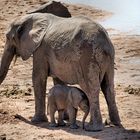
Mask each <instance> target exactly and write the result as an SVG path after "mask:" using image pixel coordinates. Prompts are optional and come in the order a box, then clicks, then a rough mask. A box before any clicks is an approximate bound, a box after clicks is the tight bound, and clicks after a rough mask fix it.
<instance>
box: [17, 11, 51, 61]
mask: <svg viewBox="0 0 140 140" xmlns="http://www.w3.org/2000/svg"><path fill="white" fill-rule="evenodd" d="M15 26H16V39H15V40H16V42H17V46H18V48H17V50H18V52H19V55H20V56H21V57H22V59H23V60H27V59H28V58H29V57H30V56H31V55H32V54H33V52H34V51H35V50H36V49H37V48H38V47H39V46H40V44H41V42H42V39H43V37H44V35H45V33H46V30H47V27H48V20H47V18H46V17H44V15H43V14H31V15H27V16H24V17H23V18H21V19H18V20H17V22H15Z"/></svg>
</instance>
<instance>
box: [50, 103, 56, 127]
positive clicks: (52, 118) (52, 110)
mask: <svg viewBox="0 0 140 140" xmlns="http://www.w3.org/2000/svg"><path fill="white" fill-rule="evenodd" d="M55 112H56V106H55V105H52V106H51V108H50V125H49V126H51V127H56V126H57V124H56V121H55Z"/></svg>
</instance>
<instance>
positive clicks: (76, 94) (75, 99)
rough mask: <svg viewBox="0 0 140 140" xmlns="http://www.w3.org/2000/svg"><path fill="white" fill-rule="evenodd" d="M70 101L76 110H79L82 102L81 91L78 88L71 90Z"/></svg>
mask: <svg viewBox="0 0 140 140" xmlns="http://www.w3.org/2000/svg"><path fill="white" fill-rule="evenodd" d="M68 100H69V102H70V104H71V105H72V106H73V107H74V108H76V109H78V106H79V104H80V102H81V101H82V96H81V93H80V91H79V90H78V89H77V88H71V89H70V91H69V94H68Z"/></svg>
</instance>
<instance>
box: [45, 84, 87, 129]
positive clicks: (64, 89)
mask: <svg viewBox="0 0 140 140" xmlns="http://www.w3.org/2000/svg"><path fill="white" fill-rule="evenodd" d="M78 107H80V108H81V110H82V111H84V113H85V114H84V117H83V120H82V127H83V129H84V123H85V119H86V117H87V115H88V113H89V101H88V99H87V96H86V95H85V93H84V92H83V91H82V90H81V89H79V88H77V87H71V86H66V85H55V86H54V87H53V88H51V89H50V91H49V96H48V106H47V112H48V114H50V121H51V123H50V126H52V127H55V126H64V125H65V122H64V121H63V115H64V111H66V112H67V113H68V116H69V122H70V128H71V129H77V128H78V125H77V124H76V115H77V110H78ZM56 111H58V125H57V124H56V122H55V117H54V115H55V112H56Z"/></svg>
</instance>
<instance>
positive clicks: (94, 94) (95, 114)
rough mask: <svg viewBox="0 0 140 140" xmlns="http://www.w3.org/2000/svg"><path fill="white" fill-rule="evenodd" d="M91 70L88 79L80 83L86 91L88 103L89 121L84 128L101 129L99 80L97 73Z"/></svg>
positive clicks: (88, 129)
mask: <svg viewBox="0 0 140 140" xmlns="http://www.w3.org/2000/svg"><path fill="white" fill-rule="evenodd" d="M93 72H94V71H93ZM93 72H92V75H91V77H89V78H88V80H83V82H82V83H81V84H80V86H81V88H82V90H83V91H84V92H85V93H86V95H87V97H88V99H89V105H90V122H89V124H88V125H87V126H85V130H87V131H101V130H102V129H103V123H102V117H101V112H100V106H99V92H100V82H99V75H98V74H97V73H93Z"/></svg>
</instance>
